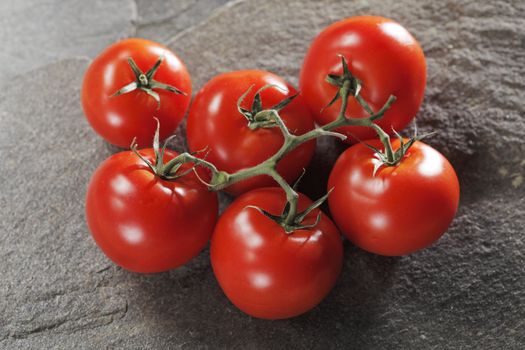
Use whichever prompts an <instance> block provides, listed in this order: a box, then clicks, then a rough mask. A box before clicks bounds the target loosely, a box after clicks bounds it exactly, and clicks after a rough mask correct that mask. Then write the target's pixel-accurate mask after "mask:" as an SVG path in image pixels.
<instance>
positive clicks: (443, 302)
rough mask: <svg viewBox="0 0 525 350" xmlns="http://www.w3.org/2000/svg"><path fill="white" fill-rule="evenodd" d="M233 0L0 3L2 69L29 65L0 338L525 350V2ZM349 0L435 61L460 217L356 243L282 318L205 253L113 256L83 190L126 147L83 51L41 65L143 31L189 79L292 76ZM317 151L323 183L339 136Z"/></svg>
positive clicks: (2, 244)
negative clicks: (152, 265) (395, 245)
mask: <svg viewBox="0 0 525 350" xmlns="http://www.w3.org/2000/svg"><path fill="white" fill-rule="evenodd" d="M224 2H225V1H220V0H207V1H202V2H201V1H199V2H198V3H196V2H195V3H192V2H189V1H182V2H176V1H168V2H161V1H158V2H153V1H152V2H149V1H142V0H137V3H136V4H134V3H131V2H128V1H122V2H118V5H116V4H117V2H116V1H105V2H102V1H100V2H99V1H95V2H82V1H71V2H67V5H66V3H65V2H63V3H60V5H59V2H58V1H47V2H39V3H40V4H41V5H38V6H39V7H38V6H37V7H35V6H36V5H35V6H32V5H30V4H31V3H30V2H27V1H25V2H24V1H10V0H8V1H2V2H1V4H0V24H1V25H0V38H7V44H5V47H4V48H3V50H2V53H1V54H0V66H1V68H0V77H3V78H5V77H14V76H15V75H16V76H17V79H15V80H14V81H12V82H9V88H8V89H5V88H4V89H2V90H1V92H0V159H1V160H2V164H1V165H0V260H1V261H2V263H1V264H0V277H1V283H0V348H5V349H19V348H20V349H51V348H58V349H73V348H75V349H101V348H127V349H140V348H154V349H171V348H174V349H179V348H182V349H194V348H210V349H215V348H238V349H265V348H271V349H280V348H283V349H294V348H297V349H307V348H313V349H336V348H341V349H523V348H524V346H525V246H524V241H523V237H524V235H523V234H524V233H523V232H524V231H523V230H524V227H525V199H524V198H525V184H524V176H525V158H524V154H525V144H524V141H523V140H524V138H525V120H524V119H523V118H524V117H523V115H524V112H525V107H524V103H523V101H525V80H524V79H523V77H524V76H525V31H524V30H523V28H525V3H524V2H523V1H518V0H514V1H487V0H485V1H450V0H445V1H435V2H430V1H416V0H395V1H393V0H388V1H380V0H373V1H364V0H362V1H353V2H350V1H286V2H284V1H278V0H270V1H259V0H249V1H248V0H246V1H239V2H234V3H228V4H227V5H226V6H222V7H219V6H220V5H221V4H223V3H224ZM34 3H36V2H34ZM88 3H89V4H88ZM206 4H207V5H206ZM108 8H109V9H110V10H108ZM213 9H217V11H216V12H214V13H213V14H211V11H212V10H213ZM60 11H62V12H60ZM108 11H111V12H108ZM185 11H186V12H185ZM185 13H186V15H185ZM39 14H42V17H45V18H40V15H39ZM51 14H54V17H53V19H54V20H53V21H51V20H50V19H49V16H50V15H51ZM210 14H211V16H210ZM356 14H377V15H384V16H388V17H392V18H394V19H396V20H398V21H399V22H401V23H403V24H404V25H405V26H406V27H407V28H408V29H409V30H410V31H411V32H412V33H414V35H415V36H416V37H417V38H418V39H419V41H420V42H421V45H422V46H423V48H424V50H425V53H426V55H427V63H428V88H427V93H426V98H425V101H424V103H423V107H422V109H421V112H420V113H419V115H418V125H419V127H420V128H421V129H423V130H424V131H430V130H438V131H439V133H438V135H436V136H434V137H433V138H431V139H429V140H428V143H430V144H432V145H433V146H435V147H436V148H437V149H439V150H441V151H442V152H443V153H444V154H445V155H446V156H447V157H448V158H449V159H450V161H451V162H452V163H453V165H454V166H455V167H456V169H457V171H458V175H459V178H460V182H461V187H462V201H461V206H460V209H459V212H458V215H457V218H456V220H455V221H454V223H453V225H452V227H451V228H450V230H449V232H448V233H447V234H446V235H445V236H444V237H443V238H442V239H441V240H440V241H439V242H438V243H437V244H435V245H434V246H433V247H431V248H429V249H426V250H424V251H421V252H418V253H415V254H412V255H410V256H407V257H400V258H385V257H380V256H376V255H372V254H368V253H365V252H363V251H361V250H359V249H357V248H355V247H353V246H351V244H349V243H347V242H346V243H345V266H344V269H343V273H342V275H341V279H340V281H339V282H338V284H337V286H336V287H335V289H334V290H333V292H332V293H331V294H330V295H329V296H328V297H327V299H326V300H325V301H324V302H322V303H321V304H320V305H319V306H318V307H316V308H315V309H314V310H312V311H311V312H309V313H307V314H305V315H303V316H300V317H298V318H295V319H291V320H285V321H277V322H269V321H262V320H257V319H252V318H250V317H249V316H246V315H244V314H242V313H241V312H240V311H238V310H237V309H235V307H233V306H232V305H231V304H230V303H229V302H228V301H227V299H226V298H225V297H224V296H223V294H222V292H221V290H220V288H219V287H218V285H217V283H216V282H215V280H214V277H213V273H212V271H211V268H210V266H209V261H208V253H207V252H203V253H202V254H201V255H200V256H199V257H198V258H196V259H194V260H193V261H192V262H191V263H189V264H188V265H187V266H185V267H183V268H180V269H178V270H175V271H171V272H168V273H163V274H158V275H137V274H132V273H128V272H126V271H123V270H122V269H120V268H117V267H115V266H114V265H113V264H111V263H110V262H109V261H108V260H107V259H106V258H105V257H104V256H103V255H102V253H100V251H99V250H98V249H97V247H96V246H95V244H94V243H93V241H92V239H91V238H90V235H89V233H88V230H87V227H86V224H85V220H84V212H83V205H84V195H85V189H86V185H87V182H88V180H89V177H90V175H91V173H92V172H93V171H94V169H95V168H96V167H97V165H98V164H99V163H100V162H101V161H102V160H103V159H104V158H105V157H107V156H108V155H109V154H111V153H113V152H115V151H116V150H115V149H114V148H112V147H109V146H108V145H107V144H105V143H104V142H103V141H102V140H101V139H100V138H98V137H97V136H96V135H95V134H94V133H93V132H92V131H91V129H90V128H89V126H88V124H87V123H86V122H85V119H84V118H83V116H82V110H81V108H80V104H79V89H80V84H81V80H82V75H83V72H84V70H85V69H86V67H87V65H88V64H89V61H88V60H87V59H79V58H68V59H63V60H60V61H58V62H56V63H53V64H49V65H46V66H42V67H41V68H38V69H35V70H31V71H29V72H27V71H28V70H29V69H31V68H34V67H39V66H41V65H42V64H44V63H47V62H52V61H55V60H56V59H57V58H63V57H70V56H71V57H73V56H78V55H88V56H93V55H94V54H96V52H97V51H98V50H100V49H101V48H102V47H104V46H105V45H107V44H108V43H109V42H111V41H113V40H115V39H116V38H118V37H122V36H126V35H133V34H134V33H137V34H138V35H143V36H146V37H151V38H153V39H156V40H161V41H162V42H164V43H167V44H168V45H169V46H170V47H171V48H173V49H174V50H175V51H176V52H177V54H179V55H180V56H181V58H183V59H184V60H185V62H186V64H187V65H188V67H189V69H190V72H191V73H192V75H193V78H194V81H195V85H196V89H198V88H199V87H201V86H202V84H203V83H204V82H205V81H206V80H207V79H209V78H210V77H212V76H213V75H215V74H217V73H220V72H225V71H228V70H234V69H240V68H255V67H256V68H263V69H268V70H271V71H274V72H276V73H279V74H281V75H283V76H285V77H286V78H288V79H289V80H291V81H292V82H293V83H297V75H298V70H299V66H300V64H301V61H302V57H303V55H304V53H305V51H306V49H307V47H308V44H309V42H310V41H311V40H312V39H313V37H314V36H315V35H316V34H317V33H318V32H319V31H320V30H321V29H322V28H323V27H324V26H326V25H328V24H329V23H331V22H333V21H335V20H337V19H340V18H344V17H347V16H351V15H356ZM32 18H39V20H32ZM38 21H41V22H38ZM78 23H81V25H78ZM181 23H184V24H181ZM186 23H187V24H186ZM72 24H76V25H75V26H74V27H75V28H74V29H73V30H70V31H68V29H67V28H70V27H71V25H72ZM188 26H190V27H188ZM157 28H158V29H157ZM58 34H60V35H58ZM60 37H64V38H67V39H68V40H57V38H60ZM3 40H5V39H3ZM49 52H52V53H49ZM35 55H37V56H38V55H40V56H38V57H37V58H41V59H38V60H36V59H35ZM8 63H9V64H8ZM23 72H27V73H25V74H21V73H23ZM4 83H5V81H4ZM319 146H320V147H319V149H318V152H317V153H318V154H317V157H316V159H315V161H314V162H313V164H312V166H311V169H309V170H308V175H307V178H306V179H305V181H304V182H303V184H302V189H301V190H302V191H303V192H306V193H308V194H310V195H311V196H313V197H316V196H319V194H320V193H321V192H322V191H323V188H324V183H325V182H326V176H327V174H328V172H329V169H330V166H331V164H332V163H333V161H334V160H335V159H336V157H337V154H338V153H340V152H341V151H342V149H343V147H342V146H341V145H338V144H337V143H336V142H333V141H331V140H322V141H320V142H319ZM226 203H227V201H224V204H226Z"/></svg>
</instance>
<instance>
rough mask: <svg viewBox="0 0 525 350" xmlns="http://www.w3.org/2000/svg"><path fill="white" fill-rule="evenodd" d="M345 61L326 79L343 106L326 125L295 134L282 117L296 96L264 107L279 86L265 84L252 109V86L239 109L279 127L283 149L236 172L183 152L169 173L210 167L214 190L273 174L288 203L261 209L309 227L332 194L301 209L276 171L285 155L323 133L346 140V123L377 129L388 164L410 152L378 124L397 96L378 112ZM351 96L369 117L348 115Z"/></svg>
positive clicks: (284, 222) (254, 120)
mask: <svg viewBox="0 0 525 350" xmlns="http://www.w3.org/2000/svg"><path fill="white" fill-rule="evenodd" d="M341 62H342V66H343V74H342V75H340V76H338V75H335V74H330V75H328V76H327V79H326V80H327V82H328V83H330V84H332V85H335V86H337V87H338V91H337V94H336V95H335V97H334V98H333V99H332V100H331V101H330V103H329V104H328V106H330V105H332V104H333V103H335V101H337V100H338V99H341V107H340V109H339V114H338V117H337V118H336V119H335V120H334V121H332V122H330V123H328V124H325V125H323V126H319V127H317V128H315V129H313V130H310V131H309V132H307V133H304V134H302V135H294V134H292V133H291V132H290V131H289V130H288V128H287V127H286V125H285V124H284V122H283V120H282V118H281V117H280V115H279V111H280V110H281V109H283V108H284V107H286V105H288V104H289V103H290V102H291V101H292V100H293V98H295V96H292V97H289V98H287V99H285V100H283V101H282V102H281V103H279V104H277V105H275V106H273V107H272V108H269V109H263V108H262V101H261V97H260V93H261V92H262V91H263V90H264V89H267V88H272V87H273V88H276V87H275V86H274V85H268V86H265V87H263V88H262V89H259V90H258V91H257V92H256V94H255V97H254V101H253V103H252V106H251V109H246V108H244V107H242V106H241V104H242V103H243V101H244V98H245V97H246V95H247V94H248V93H249V92H250V90H251V89H252V88H253V86H252V87H250V88H249V89H248V91H246V92H245V93H244V94H243V95H242V96H241V97H240V98H239V100H238V102H237V107H238V110H239V112H240V113H241V114H242V115H244V117H246V119H247V121H248V125H249V127H250V128H251V129H256V128H259V127H265V128H266V127H278V128H279V130H280V131H281V133H282V135H283V137H284V142H283V145H282V146H281V148H280V149H279V150H278V151H277V152H276V153H275V154H273V155H272V156H271V157H270V158H268V159H267V160H265V161H264V162H262V163H260V164H258V165H256V166H253V167H250V168H246V169H242V170H239V171H237V172H235V173H232V174H230V173H227V172H225V171H220V170H218V169H217V168H216V167H215V165H213V164H212V163H210V162H208V161H206V160H204V159H202V158H199V157H196V156H194V155H192V154H189V153H182V154H180V155H179V156H177V157H175V158H173V159H172V160H171V161H170V162H168V163H167V164H165V165H164V166H163V170H164V172H165V174H168V175H170V176H175V175H176V174H175V173H176V171H177V169H176V166H177V165H178V164H182V163H186V162H191V163H193V164H195V165H197V166H203V167H206V168H208V169H209V170H210V171H211V174H212V177H211V180H210V182H209V183H207V184H206V185H207V186H208V188H209V189H210V190H212V191H219V190H222V189H224V188H226V187H228V186H230V185H232V184H234V183H237V182H239V181H242V180H245V179H248V178H251V177H254V176H259V175H267V176H270V177H272V178H273V179H274V180H275V181H276V182H277V183H278V184H279V186H280V187H282V189H283V190H284V191H285V193H286V199H287V204H286V206H285V208H284V210H283V212H282V214H281V215H280V216H274V215H271V214H269V213H266V212H264V211H262V210H259V211H261V212H263V214H265V215H266V216H268V217H270V218H272V219H273V220H275V221H277V222H278V223H279V224H280V225H281V226H282V227H283V228H284V229H285V231H286V232H288V233H290V232H293V231H294V230H296V229H300V228H304V227H307V226H304V225H302V221H303V220H304V218H305V217H306V215H307V214H308V213H309V212H310V211H311V210H313V209H314V208H317V207H318V206H320V205H321V204H322V203H323V201H324V200H326V198H327V197H328V195H329V193H327V194H326V195H325V196H323V197H322V198H320V199H319V200H318V201H316V202H315V203H314V204H312V206H311V207H310V208H307V209H306V210H305V211H303V212H302V213H298V212H297V203H298V198H299V196H298V193H297V192H296V191H295V189H294V188H293V186H290V184H288V182H287V181H286V180H285V179H284V178H283V177H282V176H281V175H280V174H279V173H278V172H277V170H276V167H277V163H278V162H279V161H280V160H281V159H282V158H283V157H285V156H286V155H287V154H289V153H290V152H291V151H292V150H294V149H295V148H297V147H299V146H300V145H302V144H304V143H305V142H308V141H310V140H313V139H316V138H318V137H321V136H334V137H338V138H341V139H343V140H344V139H346V136H345V135H343V134H341V133H338V132H336V131H334V130H335V129H337V128H340V127H343V126H365V127H371V128H373V129H374V130H375V131H376V132H377V134H378V135H379V138H380V140H381V141H382V142H383V144H384V146H385V154H384V157H383V158H384V159H382V160H383V161H384V163H385V164H387V165H391V164H393V163H394V162H395V161H396V160H397V159H398V158H397V157H399V156H400V154H401V153H403V155H404V152H405V151H406V150H405V149H404V147H403V146H402V147H401V152H397V151H396V152H394V151H393V149H392V144H391V143H390V137H389V136H388V134H387V133H386V132H385V131H383V130H382V129H381V128H380V127H379V126H378V125H377V124H375V123H374V122H375V121H376V120H378V119H380V118H381V117H383V115H384V114H385V112H386V111H387V110H388V109H389V108H390V106H391V105H392V104H393V103H394V102H395V100H396V98H395V96H390V97H389V98H388V99H387V101H386V102H385V104H384V105H383V107H382V108H381V109H380V110H379V111H377V112H374V111H373V110H372V108H371V107H370V105H369V104H368V103H367V102H366V101H365V100H364V99H363V97H362V96H361V95H360V91H361V82H360V81H359V80H358V79H357V78H356V77H354V76H353V75H352V73H351V72H350V70H349V69H348V65H347V63H346V60H345V58H344V57H342V56H341ZM351 97H353V98H355V99H356V100H357V102H358V103H359V104H360V105H361V106H362V107H363V109H364V110H365V111H366V112H367V113H368V114H369V116H368V117H366V118H354V117H348V116H346V115H345V114H346V109H347V106H348V101H349V99H350V98H351ZM328 106H327V107H328ZM398 151H399V150H398ZM314 225H315V224H314Z"/></svg>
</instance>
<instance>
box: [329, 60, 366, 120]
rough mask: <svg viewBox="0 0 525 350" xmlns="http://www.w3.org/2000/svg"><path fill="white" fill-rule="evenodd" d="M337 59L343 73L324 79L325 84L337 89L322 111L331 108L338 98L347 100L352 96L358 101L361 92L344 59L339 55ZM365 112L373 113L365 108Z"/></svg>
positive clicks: (358, 83)
mask: <svg viewBox="0 0 525 350" xmlns="http://www.w3.org/2000/svg"><path fill="white" fill-rule="evenodd" d="M339 57H341V64H342V66H343V73H342V74H341V75H337V74H328V75H327V76H326V78H325V80H326V82H327V83H329V84H330V85H333V86H335V87H337V88H338V89H337V93H336V94H335V96H334V97H333V98H332V100H330V102H328V104H327V105H326V106H325V107H324V108H323V110H325V109H327V108H328V107H330V106H332V105H333V104H334V103H335V101H337V100H338V99H340V98H342V99H344V100H347V99H348V97H349V96H353V97H355V98H358V99H359V98H360V95H359V92H360V91H361V81H360V80H359V79H357V78H356V77H355V76H354V75H353V74H352V72H350V69H349V68H348V63H347V62H346V59H345V57H344V56H343V55H339ZM363 107H364V106H363ZM365 110H366V111H367V112H368V113H370V114H373V111H372V109H370V107H368V108H365Z"/></svg>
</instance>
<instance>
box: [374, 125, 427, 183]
mask: <svg viewBox="0 0 525 350" xmlns="http://www.w3.org/2000/svg"><path fill="white" fill-rule="evenodd" d="M414 126H415V127H414V135H413V136H412V137H411V138H409V139H408V140H407V141H405V139H404V138H403V137H402V136H401V135H400V134H399V133H398V132H397V131H396V130H394V129H392V130H393V132H394V134H395V135H396V137H397V138H398V140H399V147H398V148H397V149H396V150H395V151H394V150H393V147H392V143H391V142H390V136H389V135H388V134H387V133H386V132H384V131H383V130H382V129H381V128H380V127H379V126H377V127H374V129H375V130H376V132H377V134H378V135H379V139H380V140H381V142H382V143H383V146H384V151H381V150H379V149H378V148H376V147H374V146H372V145H369V144H367V143H364V145H365V146H367V147H368V148H370V149H371V150H373V151H374V156H375V157H376V158H377V159H378V160H379V162H376V163H375V165H374V172H373V175H374V176H375V174H376V173H377V171H378V170H379V168H381V167H382V166H396V165H398V164H399V163H400V162H401V160H403V158H404V157H405V155H406V153H407V151H408V150H409V149H410V147H412V145H413V144H414V143H415V142H416V141H420V140H422V139H424V138H426V137H428V136H431V135H433V134H435V132H431V133H428V134H423V135H418V132H417V125H416V124H414Z"/></svg>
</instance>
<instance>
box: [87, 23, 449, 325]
mask: <svg viewBox="0 0 525 350" xmlns="http://www.w3.org/2000/svg"><path fill="white" fill-rule="evenodd" d="M345 59H346V60H348V64H347V63H346V62H347V61H346V60H345ZM425 84H426V66H425V57H424V54H423V51H422V50H421V47H420V46H419V44H418V43H417V41H416V40H415V39H414V37H413V36H412V35H411V34H410V33H409V32H408V31H407V30H406V29H405V28H403V27H402V26H401V25H399V24H398V23H396V22H394V21H392V20H389V19H386V18H382V17H369V16H365V17H353V18H349V19H346V20H343V21H340V22H337V23H335V24H333V25H331V26H329V27H328V28H326V29H325V30H324V31H323V32H322V33H321V34H320V35H319V36H318V37H317V38H316V39H315V40H314V41H313V43H312V45H311V46H310V48H309V50H308V52H307V54H306V57H305V60H304V63H303V66H302V69H301V74H300V80H299V86H300V93H298V92H297V91H296V90H295V89H294V87H293V86H292V85H291V84H289V83H288V82H286V81H285V80H284V79H283V78H281V77H279V76H278V75H275V74H273V73H270V72H266V71H261V70H245V71H237V72H230V73H225V74H221V75H218V76H216V77H214V78H213V79H211V80H210V81H209V82H208V83H206V84H205V85H204V87H202V89H201V90H200V91H199V92H198V93H197V94H196V96H195V97H194V99H193V102H192V103H191V105H190V97H191V93H192V91H191V80H190V76H189V73H188V71H187V70H186V68H185V66H184V64H183V63H182V61H181V60H180V59H179V58H178V57H177V56H176V55H175V54H174V53H172V52H171V51H170V50H169V49H167V48H166V47H163V46H161V45H160V44H157V43H154V42H151V41H147V40H143V39H127V40H123V41H120V42H118V43H116V44H114V45H112V46H110V47H109V48H108V49H106V51H104V52H103V53H102V54H101V55H100V56H98V57H97V58H96V59H95V60H94V61H93V63H92V64H91V66H90V67H89V69H88V70H87V72H86V74H85V78H84V83H83V87H82V105H83V108H84V111H85V114H86V117H87V119H88V121H89V122H90V124H91V125H92V126H93V128H94V129H95V131H96V132H97V133H99V134H100V135H101V136H102V137H103V138H105V139H106V140H107V141H108V142H110V143H112V144H115V145H117V146H120V147H128V146H130V145H131V150H128V151H123V152H120V153H117V154H115V155H113V156H111V157H109V158H108V159H107V160H106V161H105V162H103V163H102V164H101V165H100V166H99V168H98V169H97V170H96V172H95V173H94V175H93V176H92V178H91V181H90V184H89V187H88V190H87V198H86V217H87V223H88V226H89V228H90V230H91V233H92V235H93V238H94V239H95V241H96V243H97V244H98V245H99V247H100V248H101V249H102V251H103V252H104V253H105V254H106V255H107V256H108V257H109V258H110V259H111V260H112V261H114V262H115V263H116V264H118V265H119V266H122V267H123V268H125V269H128V270H130V271H134V272H143V273H152V272H161V271H166V270H169V269H173V268H176V267H178V266H181V265H182V264H184V263H186V262H187V261H189V260H190V259H191V258H193V257H195V256H196V255H197V254H199V253H200V251H201V250H202V249H203V248H204V247H205V246H206V244H207V243H208V242H209V241H210V239H211V253H210V257H211V265H212V267H213V271H214V273H215V276H216V278H217V281H218V283H219V285H220V286H221V288H222V289H223V291H224V293H225V294H226V296H227V297H228V298H229V299H230V300H231V302H232V303H233V304H235V305H236V306H237V307H238V308H239V309H241V310H243V311H244V312H246V313H248V314H250V315H252V316H255V317H260V318H268V319H278V318H288V317H293V316H296V315H299V314H302V313H304V312H306V311H308V310H310V309H311V308H313V307H314V306H316V305H317V304H318V303H319V302H320V301H321V300H322V299H323V298H324V297H325V296H326V295H327V294H328V293H329V292H330V290H331V289H332V287H333V286H334V284H335V283H336V281H337V278H338V276H339V274H340V271H341V268H342V261H343V248H342V241H341V234H340V233H342V234H343V235H344V236H346V238H348V239H349V240H350V241H351V242H352V243H354V244H355V245H357V246H359V247H361V248H362V249H364V250H367V251H369V252H372V253H376V254H381V255H403V254H407V253H411V252H414V251H416V250H419V249H422V248H425V247H427V246H429V245H431V244H432V243H433V242H435V241H436V240H437V239H439V238H440V237H441V236H442V235H443V233H444V232H445V231H446V230H447V228H448V226H449V225H450V223H451V222H452V219H453V218H454V215H455V213H456V210H457V207H458V202H459V184H458V179H457V177H456V174H455V172H454V169H453V168H452V166H451V165H450V163H449V162H448V161H447V160H446V158H445V157H444V156H443V155H441V154H440V153H439V152H438V151H436V150H435V149H433V148H432V147H430V146H429V145H427V144H424V143H423V142H421V141H420V138H418V137H413V138H410V139H403V138H401V137H400V136H399V134H397V131H399V130H401V129H402V128H404V127H405V126H406V125H407V124H408V123H409V122H410V121H411V120H412V119H413V118H414V117H415V115H416V113H417V111H418V110H419V107H420V104H421V102H422V99H423V95H424V89H425ZM392 95H394V96H395V98H396V100H395V103H393V105H392V107H391V108H389V109H388V110H386V111H382V112H381V113H377V114H374V113H375V112H376V111H378V110H380V109H381V108H382V106H383V105H385V102H386V101H387V100H389V96H392ZM334 96H335V97H334ZM391 102H393V100H392V101H391ZM388 106H389V104H388ZM186 113H188V119H187V141H188V145H189V149H190V151H191V152H192V153H191V154H190V153H184V154H180V155H179V154H177V153H175V152H173V151H170V150H167V149H166V148H165V146H166V144H164V146H163V147H160V143H159V140H160V139H166V138H167V137H168V136H169V135H170V134H172V133H173V131H174V130H175V128H176V127H177V126H178V125H179V123H180V122H181V120H182V118H183V116H184V115H185V114H186ZM370 115H372V116H374V118H375V117H376V116H377V124H373V125H372V124H363V123H361V124H359V123H354V124H351V123H346V124H337V125H336V124H333V123H336V122H338V121H341V119H342V120H346V119H347V118H349V119H352V118H363V119H362V120H365V119H366V118H367V117H370ZM370 120H372V119H370ZM374 120H375V119H374ZM316 124H317V125H318V126H317V127H316ZM356 124H358V125H357V126H356ZM159 125H160V128H159ZM331 125H334V128H336V127H337V128H336V130H335V132H338V133H342V134H344V135H346V136H348V138H347V140H348V141H349V143H350V144H353V145H351V146H350V147H349V148H348V149H347V150H346V151H345V152H344V153H343V154H342V155H341V156H340V157H339V159H338V160H337V162H336V164H335V166H334V168H333V170H332V172H331V174H330V178H329V181H328V189H327V191H328V204H329V208H330V214H331V216H332V218H333V220H334V221H335V224H334V222H332V220H331V219H330V218H329V217H328V216H327V215H326V214H324V213H323V212H322V211H321V210H320V209H319V208H318V207H319V206H320V204H321V203H322V201H323V200H324V199H325V198H322V199H320V200H318V201H316V202H315V203H312V201H311V200H310V199H309V198H307V197H306V196H304V195H302V194H300V193H297V192H295V189H294V188H292V187H291V186H290V185H289V184H292V183H294V182H295V181H296V180H297V179H298V178H299V177H300V176H301V173H302V172H303V169H304V168H306V167H307V166H308V163H309V162H310V159H311V158H312V155H313V153H314V151H315V145H316V144H315V138H316V137H318V136H321V135H326V134H329V133H331V134H335V132H332V129H333V128H331ZM340 125H344V126H340ZM382 128H384V129H385V130H386V132H385V131H383V130H382ZM159 130H160V131H159ZM387 132H388V133H390V134H392V133H395V134H396V136H397V138H396V139H395V140H393V141H392V142H391V141H390V138H389V137H388V135H387ZM376 133H377V135H379V139H378V138H377V137H376ZM304 135H315V137H314V136H312V137H309V138H305V139H304V142H302V141H301V142H299V141H297V142H298V143H297V144H294V142H295V141H296V140H298V137H301V136H304ZM339 135H340V134H339ZM151 140H153V148H146V149H145V148H142V149H140V150H138V149H137V146H140V147H144V146H146V145H147V144H149V143H150V142H151ZM294 140H295V141H294ZM357 141H359V142H358V143H356V142H357ZM166 143H167V142H166ZM275 155H278V157H276V156H275ZM263 166H264V167H263ZM263 170H265V171H263ZM234 178H235V181H233V180H232V179H234ZM279 186H280V187H282V188H280V187H279ZM222 189H224V190H225V191H227V192H228V193H230V194H232V195H235V196H238V197H237V199H235V200H234V201H233V203H232V204H231V205H230V206H229V207H228V208H227V209H226V210H225V211H224V212H223V213H222V215H221V216H220V217H219V218H218V203H217V195H216V191H217V190H222Z"/></svg>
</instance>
